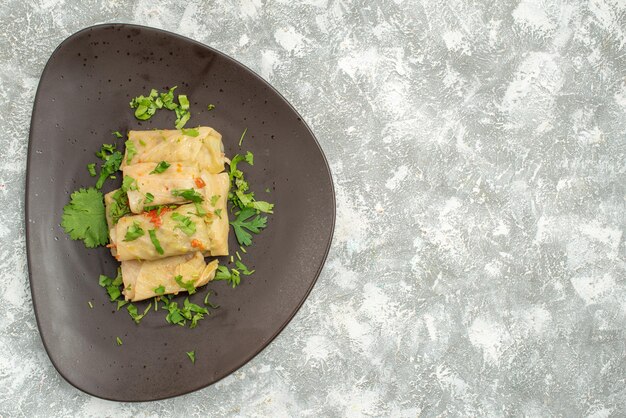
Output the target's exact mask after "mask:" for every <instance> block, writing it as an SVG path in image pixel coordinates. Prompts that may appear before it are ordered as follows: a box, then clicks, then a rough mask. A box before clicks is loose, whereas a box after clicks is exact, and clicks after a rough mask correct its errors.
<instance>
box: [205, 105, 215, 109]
mask: <svg viewBox="0 0 626 418" xmlns="http://www.w3.org/2000/svg"><path fill="white" fill-rule="evenodd" d="M207 109H208V110H213V109H215V105H214V104H209V105H208V106H207Z"/></svg>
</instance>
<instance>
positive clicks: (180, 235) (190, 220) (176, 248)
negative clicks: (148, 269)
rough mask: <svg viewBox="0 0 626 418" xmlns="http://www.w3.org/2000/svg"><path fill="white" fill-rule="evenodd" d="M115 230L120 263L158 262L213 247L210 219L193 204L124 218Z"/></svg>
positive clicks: (113, 240) (113, 236)
mask: <svg viewBox="0 0 626 418" xmlns="http://www.w3.org/2000/svg"><path fill="white" fill-rule="evenodd" d="M113 229H115V232H114V233H113V234H111V242H112V244H113V246H115V249H116V252H117V256H116V258H117V260H118V261H126V260H137V259H141V260H156V259H160V258H165V257H171V256H174V255H183V254H187V253H191V252H195V251H201V252H204V251H209V250H210V248H211V238H210V231H209V225H208V224H207V217H206V216H200V215H199V214H198V211H197V208H196V207H195V205H194V204H187V205H182V206H179V207H177V208H176V209H168V208H161V209H160V210H156V209H155V210H151V211H150V212H146V213H143V214H141V215H131V216H124V217H123V218H120V219H119V221H118V222H117V224H116V225H115V227H114V228H113Z"/></svg>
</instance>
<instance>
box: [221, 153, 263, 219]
mask: <svg viewBox="0 0 626 418" xmlns="http://www.w3.org/2000/svg"><path fill="white" fill-rule="evenodd" d="M242 161H246V162H247V163H248V164H250V165H253V164H254V155H253V154H252V153H251V152H250V151H248V152H247V153H246V155H245V156H243V155H240V154H236V155H235V156H234V157H233V159H232V160H231V162H230V170H229V173H228V177H229V178H230V182H231V186H232V187H231V191H230V192H229V193H228V200H230V201H231V203H232V204H233V205H234V206H236V207H239V208H240V209H245V208H254V209H256V210H258V211H260V212H265V213H273V208H274V204H272V203H268V202H263V201H258V200H256V199H255V198H254V193H252V192H248V189H249V185H248V182H247V181H246V180H245V178H244V174H243V171H241V170H239V169H238V168H237V165H238V164H239V163H240V162H242Z"/></svg>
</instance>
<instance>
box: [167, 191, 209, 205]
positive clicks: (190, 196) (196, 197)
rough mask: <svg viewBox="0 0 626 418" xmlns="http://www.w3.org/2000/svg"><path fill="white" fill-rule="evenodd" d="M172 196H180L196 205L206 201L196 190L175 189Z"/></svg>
mask: <svg viewBox="0 0 626 418" xmlns="http://www.w3.org/2000/svg"><path fill="white" fill-rule="evenodd" d="M172 196H180V197H182V198H183V199H185V200H189V201H191V202H194V203H201V202H202V201H204V198H203V197H202V195H201V194H200V193H198V192H197V191H195V190H194V189H174V190H172Z"/></svg>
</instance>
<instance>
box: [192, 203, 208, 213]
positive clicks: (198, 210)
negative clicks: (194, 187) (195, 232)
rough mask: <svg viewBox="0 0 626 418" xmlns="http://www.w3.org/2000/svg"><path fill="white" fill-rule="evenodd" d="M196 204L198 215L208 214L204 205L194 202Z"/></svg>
mask: <svg viewBox="0 0 626 418" xmlns="http://www.w3.org/2000/svg"><path fill="white" fill-rule="evenodd" d="M194 206H195V207H196V215H197V216H205V215H206V211H205V210H204V208H203V207H202V205H201V204H200V203H198V202H194Z"/></svg>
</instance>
